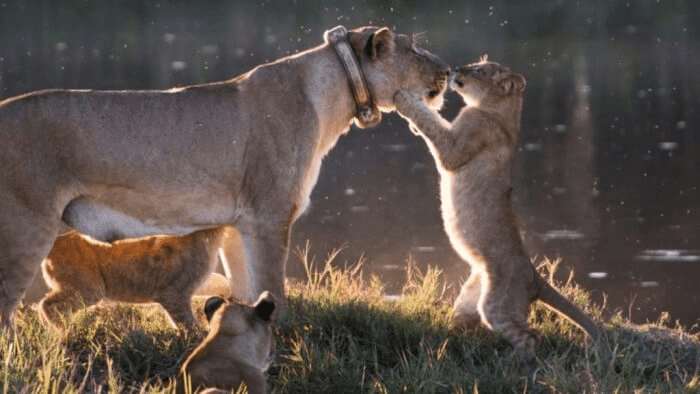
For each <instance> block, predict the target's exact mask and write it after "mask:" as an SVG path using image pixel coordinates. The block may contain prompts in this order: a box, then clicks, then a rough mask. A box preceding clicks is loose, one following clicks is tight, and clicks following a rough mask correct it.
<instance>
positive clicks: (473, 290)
mask: <svg viewBox="0 0 700 394" xmlns="http://www.w3.org/2000/svg"><path fill="white" fill-rule="evenodd" d="M480 298H481V273H479V272H477V271H476V270H474V269H472V272H471V273H470V274H469V278H468V279H467V281H466V282H464V285H462V290H461V291H460V292H459V295H458V296H457V299H456V300H455V302H454V305H453V306H452V311H453V312H454V322H453V325H454V326H455V327H461V328H472V327H475V326H477V325H478V324H479V323H480V322H481V315H479V308H478V305H479V299H480Z"/></svg>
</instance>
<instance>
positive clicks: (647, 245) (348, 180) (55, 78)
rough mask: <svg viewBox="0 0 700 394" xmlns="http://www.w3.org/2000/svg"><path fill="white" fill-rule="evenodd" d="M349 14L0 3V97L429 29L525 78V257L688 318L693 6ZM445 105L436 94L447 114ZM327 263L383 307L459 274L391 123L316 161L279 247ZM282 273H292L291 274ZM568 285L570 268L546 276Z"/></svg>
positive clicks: (451, 51) (238, 66) (406, 137)
mask: <svg viewBox="0 0 700 394" xmlns="http://www.w3.org/2000/svg"><path fill="white" fill-rule="evenodd" d="M383 3H384V2H379V1H365V2H357V3H356V4H354V5H352V6H348V5H347V3H346V2H340V1H338V2H335V3H330V4H329V3H328V2H324V4H322V5H321V4H315V3H311V2H296V3H293V4H292V5H287V6H278V5H275V6H274V7H273V6H272V5H271V4H270V3H269V2H267V1H262V2H258V3H255V4H226V3H224V2H212V3H206V4H200V5H197V6H185V5H182V4H180V3H179V2H169V1H161V2H158V3H155V2H130V3H128V4H126V3H125V4H122V5H120V6H114V5H112V4H111V3H109V2H106V1H97V2H95V1H93V2H86V3H71V5H70V6H61V5H58V4H56V3H54V2H48V1H45V2H35V1H30V0H26V1H3V0H0V98H6V97H11V96H13V95H16V94H20V93H24V92H27V91H31V90H36V89H43V88H57V87H61V88H95V89H148V88H168V87H172V86H177V85H184V84H191V83H199V82H206V81H215V80H221V79H227V78H230V77H233V76H235V75H238V74H240V73H242V72H244V71H246V70H248V69H250V68H251V67H253V66H255V65H257V64H259V63H261V62H264V61H268V60H272V59H275V58H277V57H280V56H283V55H286V54H289V53H293V52H295V51H298V50H303V49H305V48H308V47H310V46H313V45H317V44H319V43H320V42H321V37H322V33H323V31H324V30H325V29H328V28H330V27H333V26H335V25H337V24H344V25H346V26H348V27H352V26H358V25H364V24H368V23H372V24H377V25H389V26H392V27H395V28H396V29H397V30H398V31H401V32H425V34H424V35H423V38H422V40H423V46H424V47H426V48H428V49H429V50H431V51H433V52H435V53H436V54H438V55H440V56H441V57H442V58H443V59H444V60H445V61H447V62H449V63H450V64H453V65H458V64H461V63H464V62H467V61H473V60H475V59H476V58H478V57H479V56H480V55H481V54H482V53H484V51H488V53H489V56H490V58H492V59H493V60H496V61H499V62H502V63H504V64H507V65H509V66H511V68H512V69H514V70H515V71H518V72H520V73H523V74H524V75H525V76H526V77H527V79H528V86H527V90H526V100H525V105H524V111H523V121H522V131H521V137H520V150H519V152H518V155H517V158H516V162H515V165H514V171H513V183H514V188H515V196H516V199H517V201H516V205H517V207H518V210H519V212H520V216H521V220H522V223H523V230H524V237H525V239H526V243H527V245H528V248H529V250H530V252H531V254H532V255H537V256H548V257H551V258H557V257H561V258H562V259H563V263H562V265H563V267H564V271H566V270H568V269H569V268H571V269H574V271H575V279H576V281H577V282H578V283H580V284H581V285H582V286H584V287H586V288H589V289H591V290H593V294H594V297H595V298H596V299H597V300H599V301H600V300H602V294H603V293H605V294H607V296H608V297H607V304H608V307H609V309H610V310H611V311H616V310H619V311H621V312H622V313H623V315H625V316H628V317H631V318H632V319H633V320H634V321H638V322H643V321H645V320H647V319H651V320H655V319H656V318H657V317H658V316H659V315H660V313H661V311H669V312H670V314H671V317H672V319H673V320H675V319H679V320H680V321H681V322H682V323H684V324H686V325H692V324H695V323H696V322H697V320H698V317H700V315H699V314H698V310H700V292H699V291H698V290H697V282H698V278H700V251H699V250H700V231H698V230H699V227H700V198H699V197H700V195H699V194H700V192H699V191H698V187H699V186H700V160H699V159H698V153H700V152H698V150H699V148H698V137H697V136H696V135H697V133H698V132H699V131H700V114H699V113H698V102H700V100H699V98H700V97H698V96H699V95H700V74H698V73H697V72H696V70H697V69H698V68H700V51H699V50H698V48H700V45H698V44H699V40H700V31H699V30H698V28H697V27H696V26H695V24H694V23H692V21H697V20H700V7H698V6H697V5H694V3H692V2H690V1H663V2H657V1H653V0H649V1H638V2H626V1H613V2H605V3H604V4H603V3H601V2H598V1H580V2H575V3H573V2H561V1H549V2H539V3H537V4H530V3H527V4H525V3H522V2H516V1H491V2H486V1H472V2H468V4H465V3H464V2H461V1H451V2H443V3H441V4H444V5H440V6H437V5H435V4H432V3H429V4H423V3H421V4H414V5H404V4H401V3H399V2H394V3H392V6H386V5H383ZM460 105H461V104H460V101H459V98H458V97H456V96H455V95H452V94H451V95H449V96H448V104H447V107H446V109H445V110H444V111H443V112H444V114H445V116H447V117H448V118H449V117H452V116H454V114H456V112H457V111H458V110H459V106H460ZM307 239H308V240H310V243H311V248H312V253H315V254H317V255H318V256H319V258H323V256H325V255H326V254H327V253H328V252H329V251H331V250H332V249H334V248H338V247H343V248H344V250H343V252H342V253H341V255H340V259H341V262H342V260H343V259H346V260H348V261H350V262H353V261H355V260H356V259H358V258H360V257H364V259H365V260H366V263H365V264H366V265H365V267H366V268H365V271H366V272H367V273H374V274H377V275H380V276H381V277H382V278H383V280H384V281H385V282H386V283H387V292H388V293H396V292H397V291H398V289H399V288H400V285H401V283H402V281H403V278H404V276H405V267H406V264H407V261H408V260H413V261H415V262H416V264H417V265H418V266H419V267H426V266H428V265H432V266H438V267H440V268H441V269H443V270H444V271H445V273H446V278H447V279H448V282H449V284H451V285H453V286H455V285H457V284H458V283H459V281H460V280H462V279H464V277H465V276H466V275H467V269H466V268H465V266H464V263H462V262H461V261H460V260H459V258H458V257H457V256H456V255H455V253H454V252H453V251H452V249H451V247H450V246H449V243H448V242H447V239H446V237H445V235H444V232H443V230H442V224H441V222H440V215H439V202H438V189H437V174H436V172H435V166H434V164H433V160H432V158H431V157H430V155H429V154H428V151H427V149H426V148H425V146H424V144H423V142H422V140H420V139H418V138H416V137H415V136H413V135H412V134H411V133H410V132H409V131H408V129H407V127H406V125H405V122H404V121H403V120H401V119H400V118H399V117H397V116H394V115H389V116H385V118H384V121H383V122H382V124H381V125H380V126H379V127H376V128H373V129H371V130H353V131H352V132H351V133H350V134H349V135H348V136H346V137H343V138H342V139H341V140H340V141H339V143H338V145H337V147H336V148H335V149H334V150H333V151H332V152H331V153H330V155H329V156H328V157H327V158H326V159H325V161H324V164H323V168H322V172H321V177H320V179H319V182H318V184H317V186H316V188H315V190H314V192H313V195H312V205H311V207H310V210H309V212H308V213H307V214H306V215H305V216H304V217H302V218H301V219H300V220H299V222H297V224H296V226H295V229H294V238H293V245H294V248H295V247H296V246H298V245H301V246H303V245H305V243H306V240H307ZM302 272H303V271H302V270H301V269H300V267H299V265H298V262H297V259H296V258H295V257H294V256H292V258H291V259H290V264H289V270H288V273H289V274H290V275H294V276H300V275H301V274H302ZM562 274H563V276H562V278H565V277H566V275H565V274H566V272H563V273H562Z"/></svg>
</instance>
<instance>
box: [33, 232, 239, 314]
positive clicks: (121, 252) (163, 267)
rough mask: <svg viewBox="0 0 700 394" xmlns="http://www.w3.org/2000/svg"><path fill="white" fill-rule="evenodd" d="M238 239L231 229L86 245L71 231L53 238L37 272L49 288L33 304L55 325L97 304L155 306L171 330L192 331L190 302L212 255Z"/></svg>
mask: <svg viewBox="0 0 700 394" xmlns="http://www.w3.org/2000/svg"><path fill="white" fill-rule="evenodd" d="M235 237H238V232H237V230H236V229H235V228H231V227H219V228H214V229H208V230H201V231H197V232H194V233H192V234H190V235H186V236H181V237H172V236H164V235H158V236H152V237H146V238H137V239H128V240H121V241H115V242H114V243H112V244H108V243H103V242H99V241H94V240H91V239H89V238H87V237H85V236H83V235H81V234H79V233H77V232H75V231H73V232H70V233H68V234H64V235H62V236H60V237H58V238H57V239H56V242H55V244H54V247H53V249H52V250H51V253H50V254H49V256H48V257H47V258H46V259H45V260H44V261H43V262H42V265H41V268H42V271H43V274H44V280H45V281H46V284H47V285H48V286H49V287H51V289H52V290H51V291H50V292H48V293H47V294H46V295H45V296H44V298H43V299H42V300H41V302H40V304H39V310H40V314H41V316H42V318H43V319H44V320H45V321H48V322H50V323H52V324H54V325H56V326H60V324H61V320H62V318H61V316H65V315H66V313H67V312H69V311H72V310H75V309H78V308H80V307H81V306H82V305H84V306H90V305H94V304H96V303H97V302H98V301H100V300H102V299H110V300H113V301H125V302H137V303H144V302H158V303H159V304H160V305H162V306H163V308H164V309H165V310H166V312H167V313H168V315H169V317H170V319H171V322H172V323H173V325H176V324H177V323H179V324H183V325H185V326H187V327H194V326H195V325H196V324H197V320H196V319H195V317H194V315H193V314H192V308H191V304H190V302H191V298H192V294H193V293H194V292H195V290H197V289H198V288H199V287H200V286H201V285H202V284H204V282H205V280H206V279H207V278H208V277H209V275H210V273H211V272H212V270H213V269H214V267H215V266H216V263H217V262H218V251H219V248H221V247H226V246H228V245H230V244H231V243H232V240H233V239H234V238H235Z"/></svg>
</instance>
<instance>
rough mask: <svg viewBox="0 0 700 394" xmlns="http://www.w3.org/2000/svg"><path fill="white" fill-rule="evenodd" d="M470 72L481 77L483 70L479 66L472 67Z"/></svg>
mask: <svg viewBox="0 0 700 394" xmlns="http://www.w3.org/2000/svg"><path fill="white" fill-rule="evenodd" d="M470 73H471V74H473V75H476V76H479V77H482V76H484V75H485V73H484V70H483V69H481V68H474V69H472V71H471V72H470Z"/></svg>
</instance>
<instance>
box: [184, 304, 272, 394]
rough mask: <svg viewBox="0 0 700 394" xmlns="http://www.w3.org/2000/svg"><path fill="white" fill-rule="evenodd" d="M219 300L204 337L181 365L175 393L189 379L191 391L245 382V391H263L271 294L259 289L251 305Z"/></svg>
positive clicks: (261, 393)
mask: <svg viewBox="0 0 700 394" xmlns="http://www.w3.org/2000/svg"><path fill="white" fill-rule="evenodd" d="M220 302H222V304H221V306H219V307H218V308H217V309H216V311H215V312H213V315H212V316H211V319H210V325H209V333H208V334H207V337H206V338H204V341H202V343H201V344H200V345H199V346H197V348H196V349H195V350H194V351H193V352H192V354H190V355H189V356H188V357H187V360H186V361H185V362H184V364H183V365H182V368H181V372H180V375H179V377H178V387H177V389H178V390H177V392H178V393H184V392H185V391H186V390H185V388H186V386H187V383H186V381H187V379H189V384H190V387H191V388H192V389H194V390H197V389H203V388H215V389H224V390H235V389H236V388H238V386H239V385H240V384H241V383H242V382H245V384H246V385H247V386H248V392H249V393H251V394H264V393H265V392H266V380H265V371H266V370H267V367H268V364H269V355H270V352H271V350H272V346H273V344H274V340H273V338H272V325H273V322H274V320H272V319H271V318H270V317H271V316H270V315H271V314H272V312H273V310H274V309H275V304H276V302H275V297H274V296H273V295H272V294H271V293H270V292H263V293H262V294H261V295H260V297H259V298H258V301H257V302H256V303H255V304H254V305H252V306H248V305H244V304H240V303H237V302H233V301H231V300H228V301H224V300H220ZM207 304H209V301H207ZM270 308H272V310H271V309H270ZM194 390H193V391H192V392H194ZM207 392H218V391H212V390H211V389H210V391H207Z"/></svg>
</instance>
